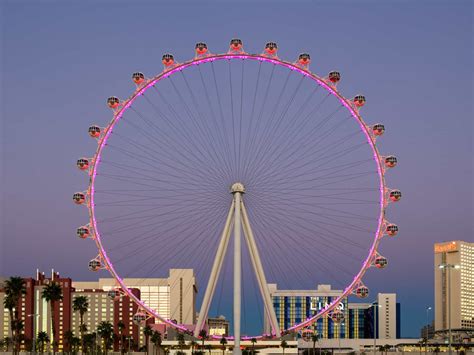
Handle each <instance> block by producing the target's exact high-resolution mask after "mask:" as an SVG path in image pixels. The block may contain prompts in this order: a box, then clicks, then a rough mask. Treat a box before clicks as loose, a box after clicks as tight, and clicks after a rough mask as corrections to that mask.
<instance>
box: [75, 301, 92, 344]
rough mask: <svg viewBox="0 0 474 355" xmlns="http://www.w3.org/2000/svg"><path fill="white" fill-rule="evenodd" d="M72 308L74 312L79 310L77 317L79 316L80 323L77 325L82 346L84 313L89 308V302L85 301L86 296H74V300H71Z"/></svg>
mask: <svg viewBox="0 0 474 355" xmlns="http://www.w3.org/2000/svg"><path fill="white" fill-rule="evenodd" d="M72 309H73V311H74V312H79V317H80V325H79V331H80V332H81V346H82V347H84V344H83V342H84V333H85V332H86V331H87V329H86V328H84V325H85V324H84V315H85V314H86V312H87V311H88V309H89V302H88V301H87V297H86V296H76V297H74V300H73V301H72Z"/></svg>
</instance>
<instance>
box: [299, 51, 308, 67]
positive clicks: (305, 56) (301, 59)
mask: <svg viewBox="0 0 474 355" xmlns="http://www.w3.org/2000/svg"><path fill="white" fill-rule="evenodd" d="M298 63H300V64H301V65H305V66H306V65H308V64H309V63H311V56H310V55H309V54H308V53H301V54H300V55H299V57H298Z"/></svg>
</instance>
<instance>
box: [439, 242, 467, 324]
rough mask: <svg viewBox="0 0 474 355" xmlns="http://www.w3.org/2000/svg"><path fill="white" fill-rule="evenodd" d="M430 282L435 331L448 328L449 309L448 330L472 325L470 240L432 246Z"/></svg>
mask: <svg viewBox="0 0 474 355" xmlns="http://www.w3.org/2000/svg"><path fill="white" fill-rule="evenodd" d="M440 266H441V267H440ZM434 284H435V294H434V296H435V331H440V330H446V329H448V327H449V312H450V310H451V328H452V329H467V328H474V243H468V242H464V241H460V240H455V241H449V242H444V243H436V244H435V245H434ZM449 289H450V290H451V292H450V295H449Z"/></svg>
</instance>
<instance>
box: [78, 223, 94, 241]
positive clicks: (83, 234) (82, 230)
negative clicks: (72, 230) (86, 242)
mask: <svg viewBox="0 0 474 355" xmlns="http://www.w3.org/2000/svg"><path fill="white" fill-rule="evenodd" d="M76 234H77V236H78V237H79V238H81V239H86V238H87V237H88V236H89V235H90V234H91V233H90V230H89V228H87V227H86V226H82V227H79V228H77V231H76Z"/></svg>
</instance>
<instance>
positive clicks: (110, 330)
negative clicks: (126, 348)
mask: <svg viewBox="0 0 474 355" xmlns="http://www.w3.org/2000/svg"><path fill="white" fill-rule="evenodd" d="M97 334H99V336H100V337H101V338H102V340H103V342H104V352H105V354H106V355H107V350H109V348H110V342H111V340H112V335H113V334H114V326H113V325H112V323H110V322H107V321H102V322H100V323H99V325H98V326H97Z"/></svg>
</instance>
